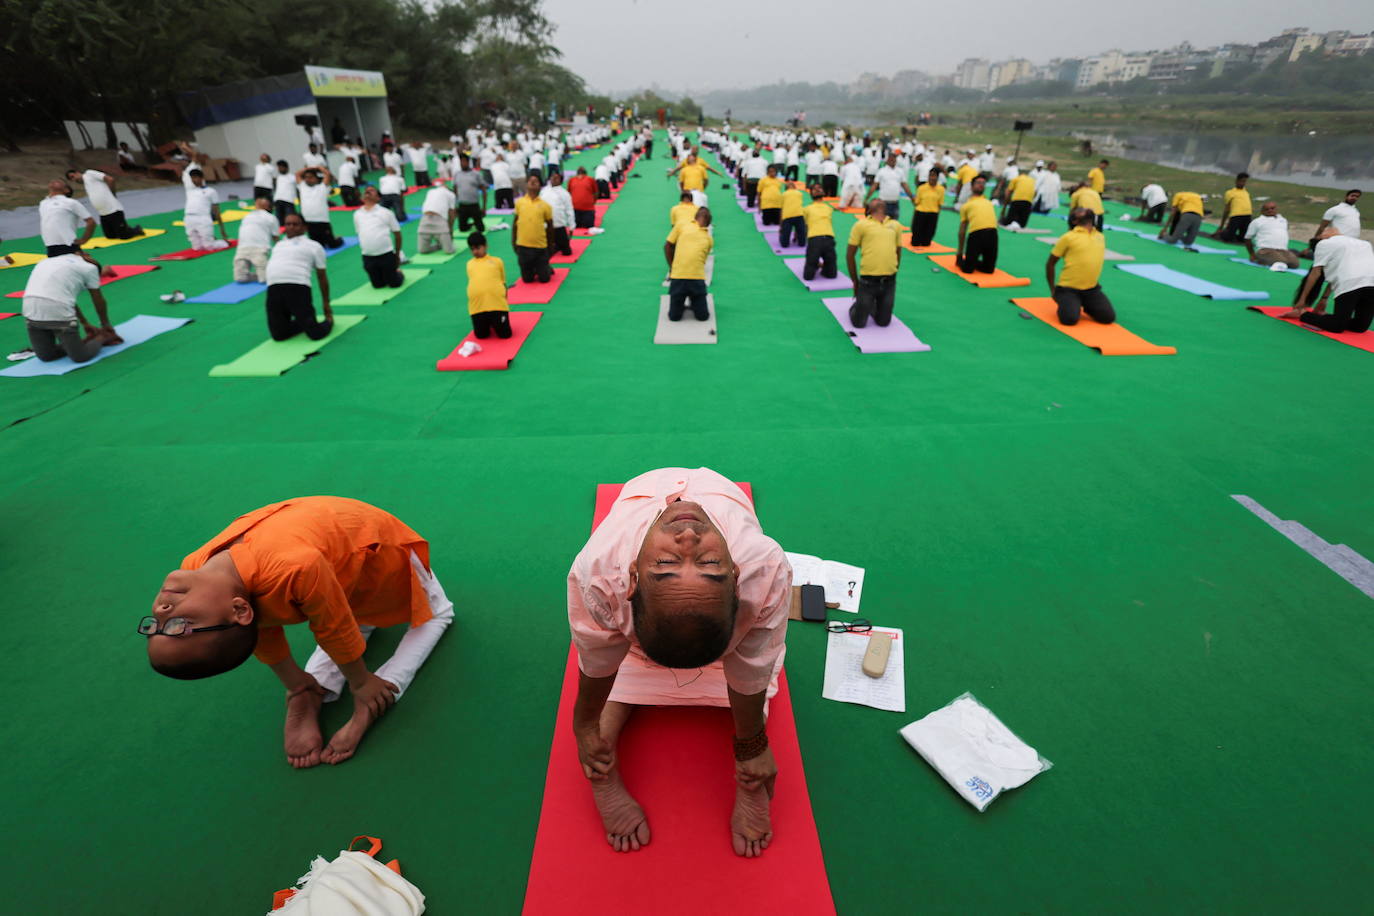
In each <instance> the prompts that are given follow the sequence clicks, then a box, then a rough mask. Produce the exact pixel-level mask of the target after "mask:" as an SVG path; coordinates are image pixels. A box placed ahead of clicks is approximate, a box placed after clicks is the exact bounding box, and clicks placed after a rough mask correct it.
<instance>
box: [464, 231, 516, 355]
mask: <svg viewBox="0 0 1374 916" xmlns="http://www.w3.org/2000/svg"><path fill="white" fill-rule="evenodd" d="M468 251H470V252H472V257H471V259H469V260H468V316H469V317H470V318H471V319H472V336H473V337H476V338H478V339H479V340H485V339H486V338H488V337H490V336H491V335H492V334H493V333H494V334H496V336H497V337H500V338H502V339H504V338H507V337H510V334H511V330H510V305H508V304H507V303H506V265H505V264H503V263H502V262H501V259H500V258H498V257H496V256H495V255H491V254H487V237H486V236H485V235H483V234H482V233H480V232H474V233H472V234H471V235H469V236H468Z"/></svg>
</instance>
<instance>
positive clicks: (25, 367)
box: [0, 315, 192, 378]
mask: <svg viewBox="0 0 1374 916" xmlns="http://www.w3.org/2000/svg"><path fill="white" fill-rule="evenodd" d="M191 320H192V319H190V318H159V317H158V316H156V315H135V316H134V317H132V318H130V319H129V320H128V321H122V322H120V323H119V324H117V325H115V330H116V331H117V332H119V336H120V337H123V338H124V342H123V343H122V344H119V345H118V346H114V347H106V348H105V349H103V350H101V351H100V352H99V353H97V354H96V355H95V356H93V357H92V358H90V359H88V360H87V361H86V362H84V363H74V362H72V361H71V360H70V359H69V358H68V357H65V356H64V357H62V358H61V359H55V360H53V361H52V362H50V363H45V362H43V361H42V360H40V359H39V358H38V357H36V356H31V357H29V358H28V359H26V360H24V361H23V362H22V363H17V364H15V365H13V366H11V367H9V368H8V369H5V370H4V371H0V375H4V376H8V377H9V378H33V377H34V376H36V375H66V374H67V373H68V372H71V371H72V370H73V369H84V368H85V367H87V366H90V365H92V364H94V363H98V362H100V361H101V360H102V359H104V358H105V357H107V356H114V355H115V354H116V353H122V352H123V351H125V350H127V349H129V348H130V347H136V346H138V345H139V344H141V343H143V342H144V341H148V340H152V339H153V338H154V337H156V336H158V335H159V334H165V333H167V332H168V331H175V330H176V329H177V328H179V327H181V326H182V325H185V324H190V323H191Z"/></svg>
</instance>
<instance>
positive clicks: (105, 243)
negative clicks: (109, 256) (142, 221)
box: [81, 229, 167, 248]
mask: <svg viewBox="0 0 1374 916" xmlns="http://www.w3.org/2000/svg"><path fill="white" fill-rule="evenodd" d="M166 231H167V230H166V229H144V230H143V234H142V235H136V236H134V237H133V238H131V239H107V238H105V237H104V236H103V235H102V236H101V237H100V238H95V239H91V240H90V241H89V242H87V243H86V244H84V245H82V246H81V247H82V248H112V247H114V246H115V245H127V244H129V243H130V242H141V241H143V240H144V239H151V238H156V237H157V236H159V235H163V234H164V233H166Z"/></svg>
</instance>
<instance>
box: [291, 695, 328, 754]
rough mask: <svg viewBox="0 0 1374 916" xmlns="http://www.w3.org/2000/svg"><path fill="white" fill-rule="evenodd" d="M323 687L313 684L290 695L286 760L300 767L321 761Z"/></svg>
mask: <svg viewBox="0 0 1374 916" xmlns="http://www.w3.org/2000/svg"><path fill="white" fill-rule="evenodd" d="M323 703H324V691H323V689H322V688H317V687H309V688H306V689H304V690H300V691H298V692H295V693H291V694H288V695H287V697H286V730H285V731H286V762H287V763H289V764H291V765H292V766H293V767H295V768H296V769H298V770H303V769H306V768H307V767H313V766H315V765H317V764H318V763H319V762H320V750H321V748H323V747H324V736H323V735H322V734H321V733H320V706H321V704H323Z"/></svg>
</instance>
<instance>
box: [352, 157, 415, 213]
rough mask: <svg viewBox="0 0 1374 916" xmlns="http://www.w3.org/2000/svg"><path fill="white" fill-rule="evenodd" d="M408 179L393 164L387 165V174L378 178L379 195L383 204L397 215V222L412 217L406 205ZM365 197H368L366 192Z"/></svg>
mask: <svg viewBox="0 0 1374 916" xmlns="http://www.w3.org/2000/svg"><path fill="white" fill-rule="evenodd" d="M405 192H406V180H405V179H404V178H402V177H401V175H400V173H398V172H397V171H396V169H395V168H393V167H392V166H387V167H386V174H385V175H383V176H382V177H381V178H379V179H377V195H378V199H379V200H381V202H382V206H384V207H386V208H387V209H388V210H390V211H391V212H392V214H393V215H394V216H395V217H396V220H397V222H401V223H404V222H405V221H406V220H408V219H410V216H409V215H408V214H407V213H406V205H405V200H404V197H405ZM363 198H364V199H366V198H367V194H366V192H364V194H363Z"/></svg>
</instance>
